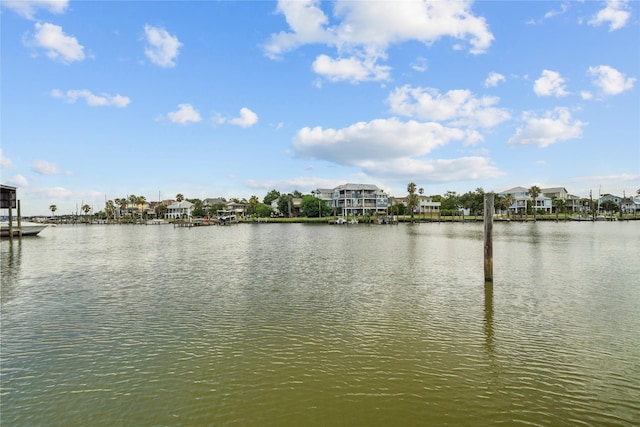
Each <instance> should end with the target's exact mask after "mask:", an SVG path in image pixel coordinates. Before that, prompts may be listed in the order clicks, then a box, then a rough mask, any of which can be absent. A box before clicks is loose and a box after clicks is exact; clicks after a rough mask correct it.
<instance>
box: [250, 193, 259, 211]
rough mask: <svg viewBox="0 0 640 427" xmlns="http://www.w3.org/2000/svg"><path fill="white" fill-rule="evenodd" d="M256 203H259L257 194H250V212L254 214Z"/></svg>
mask: <svg viewBox="0 0 640 427" xmlns="http://www.w3.org/2000/svg"><path fill="white" fill-rule="evenodd" d="M258 203H260V200H259V199H258V197H257V196H251V197H250V198H249V206H250V207H251V212H253V214H254V215H255V214H256V209H257V208H258Z"/></svg>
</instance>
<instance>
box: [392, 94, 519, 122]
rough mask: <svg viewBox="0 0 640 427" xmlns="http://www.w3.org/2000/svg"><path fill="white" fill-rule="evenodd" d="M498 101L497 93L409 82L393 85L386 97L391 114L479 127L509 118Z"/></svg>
mask: <svg viewBox="0 0 640 427" xmlns="http://www.w3.org/2000/svg"><path fill="white" fill-rule="evenodd" d="M499 101H500V100H499V98H497V97H490V96H483V97H480V98H478V97H475V96H474V95H473V94H472V93H471V92H470V91H468V90H464V89H456V90H450V91H448V92H447V93H444V94H441V93H440V92H438V90H437V89H433V88H422V87H411V86H409V85H406V86H402V87H399V88H396V89H395V90H394V91H393V92H391V94H390V95H389V97H388V98H387V102H388V103H389V104H390V106H391V112H393V113H395V114H400V115H403V116H407V117H414V118H418V119H423V120H435V121H444V122H450V123H451V124H452V125H456V126H459V125H466V126H471V127H482V128H490V127H494V126H496V125H498V124H500V123H502V122H504V121H505V120H508V119H510V118H511V116H510V115H509V113H508V112H507V111H506V110H503V109H500V108H497V107H495V105H496V104H497V103H498V102H499Z"/></svg>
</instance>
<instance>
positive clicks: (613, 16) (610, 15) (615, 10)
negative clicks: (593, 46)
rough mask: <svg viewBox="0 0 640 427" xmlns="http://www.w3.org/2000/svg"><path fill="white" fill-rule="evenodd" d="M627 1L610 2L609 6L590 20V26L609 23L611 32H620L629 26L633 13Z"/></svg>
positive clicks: (616, 0)
mask: <svg viewBox="0 0 640 427" xmlns="http://www.w3.org/2000/svg"><path fill="white" fill-rule="evenodd" d="M627 3H628V2H627V1H626V0H609V1H607V6H606V7H605V8H604V9H602V10H600V11H599V12H598V13H597V14H596V15H595V16H593V17H592V18H591V19H590V20H589V24H590V25H595V26H597V25H602V24H606V23H609V31H615V30H619V29H620V28H623V27H624V26H625V25H627V22H628V21H629V17H630V16H631V12H629V10H628V6H627Z"/></svg>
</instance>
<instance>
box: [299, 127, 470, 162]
mask: <svg viewBox="0 0 640 427" xmlns="http://www.w3.org/2000/svg"><path fill="white" fill-rule="evenodd" d="M465 136H466V134H465V132H464V131H462V130H460V129H454V128H447V127H444V126H442V125H440V124H438V123H420V122H416V121H413V120H411V121H408V122H401V121H400V120H398V119H395V118H391V119H376V120H372V121H370V122H359V123H355V124H353V125H351V126H349V127H347V128H343V129H331V128H327V129H323V128H322V127H315V128H310V127H305V128H302V129H300V130H299V131H298V133H297V134H296V135H295V137H294V140H293V149H294V151H295V152H296V154H297V155H298V156H300V157H303V158H317V159H323V160H327V161H330V162H333V163H337V164H342V165H350V166H358V165H359V164H360V162H362V161H364V160H373V161H385V160H388V159H390V158H397V157H406V156H420V155H425V154H428V153H429V152H431V151H432V150H433V149H435V148H436V147H438V146H441V145H445V144H448V143H449V142H451V141H453V140H459V141H462V140H463V139H464V138H465Z"/></svg>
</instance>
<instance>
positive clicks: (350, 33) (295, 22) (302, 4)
mask: <svg viewBox="0 0 640 427" xmlns="http://www.w3.org/2000/svg"><path fill="white" fill-rule="evenodd" d="M328 4H329V3H321V2H320V1H319V0H306V1H300V0H280V1H279V2H278V6H277V9H276V10H277V12H278V13H281V14H283V15H284V17H285V19H286V21H287V24H288V25H289V31H282V32H279V33H274V34H272V35H271V37H270V39H269V40H268V41H267V43H266V44H265V45H264V46H263V48H264V52H265V54H266V55H267V56H268V57H270V58H272V59H276V58H279V57H281V56H282V55H283V54H284V53H286V52H289V51H291V50H294V49H296V48H298V47H300V46H302V45H305V44H323V45H326V46H328V47H330V48H335V49H336V51H337V53H338V55H337V56H338V59H334V60H330V59H329V57H328V56H327V55H321V56H319V57H318V58H317V59H316V62H315V63H314V70H316V72H323V73H324V74H323V75H325V76H327V77H329V78H332V80H334V81H335V80H349V81H351V82H354V81H362V80H363V79H364V80H385V79H388V70H389V68H388V67H385V66H380V65H376V63H377V61H379V60H384V59H386V50H387V48H388V47H389V46H390V45H392V44H398V43H403V42H406V41H411V40H416V41H419V42H422V43H424V44H426V45H430V44H432V43H434V42H436V41H438V40H440V39H441V38H444V37H450V38H453V39H455V40H458V41H465V42H468V44H469V51H470V52H471V53H472V54H479V53H483V52H485V51H486V50H487V49H488V48H489V46H490V45H491V43H492V41H493V39H494V37H493V35H492V34H491V32H490V31H489V28H488V25H487V23H486V21H485V19H484V18H482V17H477V16H475V15H474V14H473V12H472V11H471V2H467V1H465V2H444V1H436V2H424V1H416V0H409V1H402V2H354V1H348V0H338V1H337V2H335V3H333V4H332V5H333V14H332V17H333V18H334V19H335V20H336V21H337V23H336V24H335V25H330V23H329V18H328V17H327V15H326V14H325V13H324V11H323V10H322V8H321V6H323V5H328ZM364 71H368V72H364Z"/></svg>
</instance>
